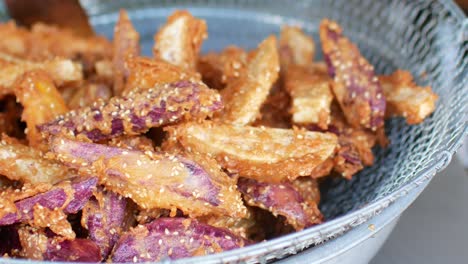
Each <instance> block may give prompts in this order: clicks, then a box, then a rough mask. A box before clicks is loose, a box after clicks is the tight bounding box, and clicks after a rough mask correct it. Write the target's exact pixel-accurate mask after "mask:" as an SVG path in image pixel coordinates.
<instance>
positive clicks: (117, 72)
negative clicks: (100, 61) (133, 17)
mask: <svg viewBox="0 0 468 264" xmlns="http://www.w3.org/2000/svg"><path fill="white" fill-rule="evenodd" d="M139 42H140V35H139V34H138V32H137V31H136V30H135V28H134V27H133V25H132V22H131V21H130V18H129V17H128V14H127V12H126V11H125V10H123V9H121V10H120V15H119V20H118V21H117V24H116V25H115V28H114V53H113V58H112V66H113V67H112V69H113V74H114V94H115V95H120V94H121V93H122V91H123V89H124V88H125V83H126V81H127V78H128V75H129V74H130V69H129V67H128V64H127V60H129V59H131V58H133V57H136V56H138V55H139V54H140V44H139Z"/></svg>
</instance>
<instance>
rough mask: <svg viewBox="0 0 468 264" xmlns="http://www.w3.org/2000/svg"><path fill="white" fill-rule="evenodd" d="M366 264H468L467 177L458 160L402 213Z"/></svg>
mask: <svg viewBox="0 0 468 264" xmlns="http://www.w3.org/2000/svg"><path fill="white" fill-rule="evenodd" d="M370 263H371V264H400V263H416V264H418V263H424V264H439V263H444V264H449V263H468V173H467V171H465V170H464V169H463V167H462V165H461V163H460V161H459V160H457V159H456V158H454V159H453V161H452V163H451V164H450V165H449V166H448V167H447V168H446V169H445V170H444V171H442V172H440V173H438V174H437V175H436V176H435V178H434V179H433V180H432V182H431V183H430V184H429V186H428V187H427V189H426V190H424V192H423V193H422V194H421V196H419V197H418V198H417V200H416V201H415V202H414V203H413V204H412V205H411V206H410V207H409V208H408V209H407V211H406V212H405V213H403V215H402V216H401V218H400V221H399V223H398V224H397V226H396V227H395V229H394V231H393V233H392V234H391V235H390V237H389V239H388V240H387V242H386V243H385V244H384V246H383V248H382V249H381V250H380V251H379V253H378V254H377V256H376V257H375V258H374V259H373V260H372V261H371V262H370Z"/></svg>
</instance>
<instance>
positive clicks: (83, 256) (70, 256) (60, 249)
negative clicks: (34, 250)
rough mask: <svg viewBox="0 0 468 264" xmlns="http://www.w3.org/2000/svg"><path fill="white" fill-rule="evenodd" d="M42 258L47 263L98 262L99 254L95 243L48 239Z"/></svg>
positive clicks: (83, 240)
mask: <svg viewBox="0 0 468 264" xmlns="http://www.w3.org/2000/svg"><path fill="white" fill-rule="evenodd" d="M43 258H44V260H49V261H66V262H68V261H73V262H100V261H101V254H100V252H99V247H98V246H97V245H96V243H94V242H93V241H91V240H89V239H82V238H77V239H74V240H63V241H58V240H56V239H53V238H49V239H47V250H46V251H45V252H44V253H43Z"/></svg>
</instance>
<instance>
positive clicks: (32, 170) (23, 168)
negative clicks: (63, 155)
mask: <svg viewBox="0 0 468 264" xmlns="http://www.w3.org/2000/svg"><path fill="white" fill-rule="evenodd" d="M0 174H1V175H4V176H6V177H7V178H8V179H10V180H15V181H21V182H24V183H31V184H38V183H50V184H54V183H57V182H59V181H61V180H64V179H67V178H69V172H68V169H67V167H65V166H61V165H60V164H57V163H55V162H53V161H50V160H47V159H45V158H43V157H42V154H41V152H39V151H38V150H36V149H33V148H31V147H29V146H25V145H23V144H21V143H19V142H18V140H16V139H14V138H9V137H7V136H5V135H3V136H2V141H1V142H0Z"/></svg>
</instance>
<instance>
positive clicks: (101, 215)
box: [81, 189, 127, 260]
mask: <svg viewBox="0 0 468 264" xmlns="http://www.w3.org/2000/svg"><path fill="white" fill-rule="evenodd" d="M126 207H127V200H126V199H125V198H123V197H121V196H119V195H118V194H115V193H112V192H109V191H103V190H102V189H98V190H97V191H96V192H95V194H94V197H92V198H91V199H90V200H89V201H88V203H87V204H86V205H85V206H84V208H83V215H82V218H81V225H82V226H83V227H85V228H86V229H87V230H88V231H89V239H91V241H94V242H95V243H96V245H98V246H99V248H100V249H101V256H102V259H103V260H104V259H106V258H107V256H108V255H109V253H110V251H111V250H112V248H113V247H114V244H115V242H117V240H118V239H119V237H120V233H121V232H122V227H123V224H124V221H125V216H126Z"/></svg>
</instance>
